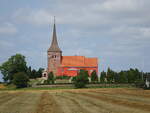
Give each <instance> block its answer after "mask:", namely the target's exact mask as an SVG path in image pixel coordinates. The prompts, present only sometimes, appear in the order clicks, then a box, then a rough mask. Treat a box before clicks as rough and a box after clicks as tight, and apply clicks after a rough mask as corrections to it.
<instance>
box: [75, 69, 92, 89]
mask: <svg viewBox="0 0 150 113" xmlns="http://www.w3.org/2000/svg"><path fill="white" fill-rule="evenodd" d="M88 76H89V75H88V72H87V71H85V70H80V72H79V73H78V75H77V76H76V77H75V80H74V84H75V87H76V88H84V87H85V86H86V84H87V83H88V82H89V79H88Z"/></svg>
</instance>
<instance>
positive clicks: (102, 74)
mask: <svg viewBox="0 0 150 113" xmlns="http://www.w3.org/2000/svg"><path fill="white" fill-rule="evenodd" d="M105 78H106V72H104V71H102V72H101V75H100V82H102V83H104V82H106V81H105Z"/></svg>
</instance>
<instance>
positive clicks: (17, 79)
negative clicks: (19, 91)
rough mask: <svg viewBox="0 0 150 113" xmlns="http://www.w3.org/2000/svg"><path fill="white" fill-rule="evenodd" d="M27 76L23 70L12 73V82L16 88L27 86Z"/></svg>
mask: <svg viewBox="0 0 150 113" xmlns="http://www.w3.org/2000/svg"><path fill="white" fill-rule="evenodd" d="M28 81H29V78H28V76H27V75H26V73H24V72H18V73H15V74H14V79H13V84H15V85H16V87H17V88H24V87H27V86H28Z"/></svg>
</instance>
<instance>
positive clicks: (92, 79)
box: [91, 70, 98, 82]
mask: <svg viewBox="0 0 150 113" xmlns="http://www.w3.org/2000/svg"><path fill="white" fill-rule="evenodd" d="M91 81H92V82H95V81H98V76H97V73H96V71H95V70H94V71H93V72H92V73H91Z"/></svg>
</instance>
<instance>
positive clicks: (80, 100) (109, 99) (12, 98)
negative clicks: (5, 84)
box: [0, 88, 150, 113]
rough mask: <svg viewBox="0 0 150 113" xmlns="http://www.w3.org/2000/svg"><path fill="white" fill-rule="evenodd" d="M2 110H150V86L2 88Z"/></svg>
mask: <svg viewBox="0 0 150 113" xmlns="http://www.w3.org/2000/svg"><path fill="white" fill-rule="evenodd" d="M0 113H150V90H149V91H148V90H142V89H128V88H100V89H63V90H45V91H43V90H35V91H32V90H26V91H1V92H0Z"/></svg>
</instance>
